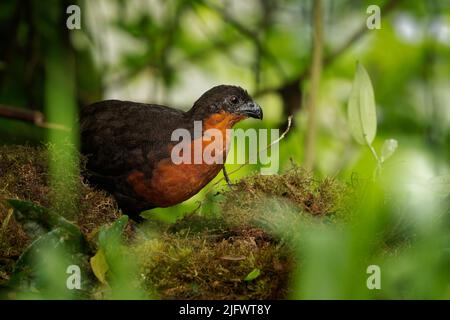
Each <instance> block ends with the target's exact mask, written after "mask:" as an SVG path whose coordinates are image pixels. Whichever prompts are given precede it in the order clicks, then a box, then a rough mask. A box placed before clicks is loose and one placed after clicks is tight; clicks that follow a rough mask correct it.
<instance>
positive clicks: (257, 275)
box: [244, 268, 261, 281]
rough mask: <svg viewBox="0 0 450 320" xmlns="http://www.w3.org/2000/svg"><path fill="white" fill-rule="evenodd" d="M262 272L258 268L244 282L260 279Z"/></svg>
mask: <svg viewBox="0 0 450 320" xmlns="http://www.w3.org/2000/svg"><path fill="white" fill-rule="evenodd" d="M260 274H261V270H259V269H258V268H255V269H253V270H252V271H251V272H250V273H249V274H248V275H247V276H246V277H245V279H244V281H252V280H255V279H256V278H258V277H259V275H260Z"/></svg>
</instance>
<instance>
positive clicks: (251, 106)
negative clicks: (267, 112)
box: [236, 101, 263, 120]
mask: <svg viewBox="0 0 450 320" xmlns="http://www.w3.org/2000/svg"><path fill="white" fill-rule="evenodd" d="M236 113H238V114H242V115H245V116H247V117H251V118H256V119H260V120H262V118H263V111H262V109H261V107H260V106H259V105H258V104H257V103H255V102H253V101H250V102H247V103H245V104H243V105H241V106H239V107H238V108H237V110H236Z"/></svg>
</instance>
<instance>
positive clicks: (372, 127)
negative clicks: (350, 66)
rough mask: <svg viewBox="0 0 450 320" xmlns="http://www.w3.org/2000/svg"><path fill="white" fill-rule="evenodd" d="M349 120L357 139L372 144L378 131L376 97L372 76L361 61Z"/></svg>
mask: <svg viewBox="0 0 450 320" xmlns="http://www.w3.org/2000/svg"><path fill="white" fill-rule="evenodd" d="M348 120H349V125H350V130H351V132H352V135H353V137H354V138H355V140H356V141H357V142H358V143H360V144H362V145H371V144H372V142H373V139H374V138H375V135H376V131H377V114H376V106H375V97H374V93H373V87H372V83H371V81H370V77H369V75H368V73H367V71H366V69H364V67H363V66H362V65H361V64H360V63H358V64H357V67H356V73H355V78H354V80H353V87H352V91H351V93H350V98H349V100H348Z"/></svg>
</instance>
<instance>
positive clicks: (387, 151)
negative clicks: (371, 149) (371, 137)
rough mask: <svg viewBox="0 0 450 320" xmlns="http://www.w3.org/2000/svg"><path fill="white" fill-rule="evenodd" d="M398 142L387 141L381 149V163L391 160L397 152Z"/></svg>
mask: <svg viewBox="0 0 450 320" xmlns="http://www.w3.org/2000/svg"><path fill="white" fill-rule="evenodd" d="M397 147H398V142H397V140H395V139H386V140H385V141H384V143H383V146H382V147H381V159H380V160H381V162H384V161H386V160H387V159H388V158H390V157H391V156H392V155H393V154H394V152H395V150H397Z"/></svg>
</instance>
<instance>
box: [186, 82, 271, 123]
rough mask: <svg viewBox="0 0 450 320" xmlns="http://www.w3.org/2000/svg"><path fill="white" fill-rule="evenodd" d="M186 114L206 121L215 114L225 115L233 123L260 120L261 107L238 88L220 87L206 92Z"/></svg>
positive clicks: (261, 115) (261, 114) (261, 116)
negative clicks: (248, 119)
mask: <svg viewBox="0 0 450 320" xmlns="http://www.w3.org/2000/svg"><path fill="white" fill-rule="evenodd" d="M188 114H190V115H191V116H193V117H194V119H196V120H206V119H208V118H209V117H211V116H213V115H216V114H227V115H230V117H233V118H234V119H235V121H234V120H233V123H234V122H237V121H239V120H242V119H245V118H248V117H250V118H256V119H262V118H263V112H262V109H261V107H260V106H259V105H258V104H257V103H256V102H254V101H253V99H252V98H251V97H250V95H249V94H248V92H247V91H245V90H244V89H242V88H241V87H238V86H230V85H220V86H216V87H213V88H211V89H209V90H208V91H206V92H205V93H204V94H203V95H202V96H201V97H200V98H199V99H198V100H197V101H196V102H195V103H194V106H193V107H192V109H191V110H189V111H188Z"/></svg>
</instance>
